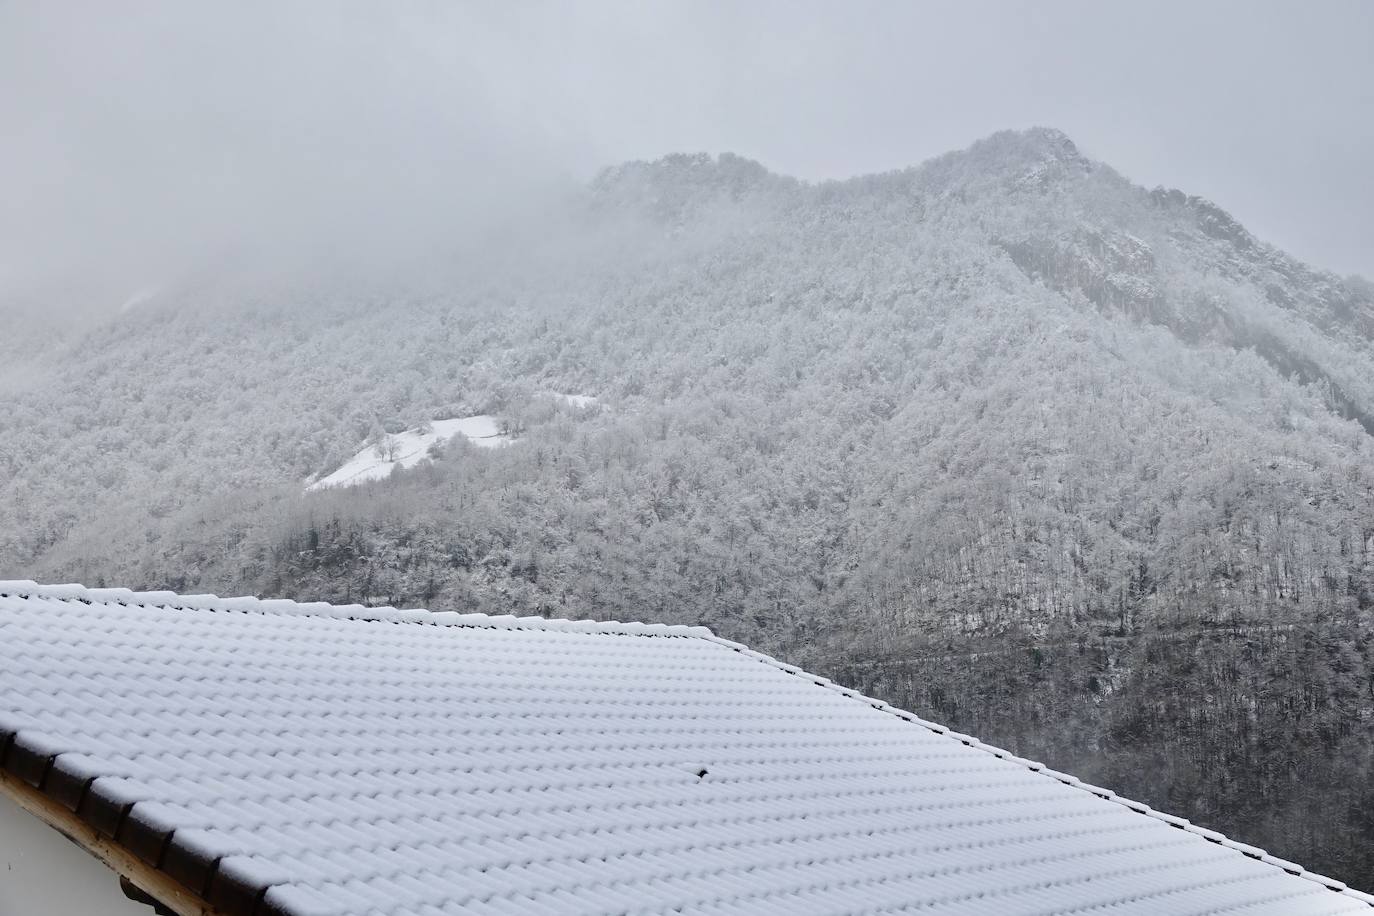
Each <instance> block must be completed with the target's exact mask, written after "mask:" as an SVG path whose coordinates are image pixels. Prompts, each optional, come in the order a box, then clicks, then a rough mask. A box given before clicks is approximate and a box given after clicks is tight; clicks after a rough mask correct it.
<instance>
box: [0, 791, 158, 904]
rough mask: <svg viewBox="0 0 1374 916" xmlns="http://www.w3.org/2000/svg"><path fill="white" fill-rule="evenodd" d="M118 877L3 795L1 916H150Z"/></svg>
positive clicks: (0, 797)
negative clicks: (129, 896)
mask: <svg viewBox="0 0 1374 916" xmlns="http://www.w3.org/2000/svg"><path fill="white" fill-rule="evenodd" d="M152 914H153V910H152V908H151V907H147V906H143V905H142V904H139V903H134V902H133V901H132V900H130V899H128V898H127V897H125V896H124V892H123V891H121V890H120V889H119V876H118V875H116V874H115V873H114V872H112V871H110V869H108V868H106V867H105V865H104V864H103V863H102V862H101V861H100V860H99V859H96V858H95V857H94V856H92V855H91V854H90V853H88V852H86V851H85V850H84V849H82V848H81V847H79V846H77V845H76V844H75V843H73V842H72V841H71V840H68V839H67V838H66V837H64V836H63V835H62V834H60V833H58V832H57V831H56V830H53V829H52V828H51V827H49V826H48V825H47V824H45V823H43V822H42V821H40V820H39V819H38V818H36V817H34V816H33V815H32V814H29V813H28V812H27V811H25V810H24V809H23V808H20V807H19V806H18V805H16V804H15V803H14V802H12V801H10V800H9V799H8V798H6V797H4V796H3V795H0V916H152Z"/></svg>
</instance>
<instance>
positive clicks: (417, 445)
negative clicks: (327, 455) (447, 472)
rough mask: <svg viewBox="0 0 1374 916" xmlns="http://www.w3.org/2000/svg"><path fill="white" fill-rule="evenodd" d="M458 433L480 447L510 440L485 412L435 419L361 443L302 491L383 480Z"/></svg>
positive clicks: (415, 463) (413, 464)
mask: <svg viewBox="0 0 1374 916" xmlns="http://www.w3.org/2000/svg"><path fill="white" fill-rule="evenodd" d="M458 435H463V436H466V437H467V439H468V441H469V442H471V443H472V444H473V445H479V446H482V447H483V448H495V447H497V446H501V445H506V444H508V443H509V442H510V441H511V439H510V437H509V436H506V435H503V434H502V433H501V430H500V428H499V427H498V426H497V425H496V418H495V417H491V416H488V415H486V414H479V415H477V416H475V417H460V418H458V419H453V420H435V421H434V422H433V423H430V424H429V425H428V426H425V427H417V428H415V429H408V430H406V431H405V432H401V433H396V434H395V435H391V436H387V437H386V439H385V440H383V443H382V446H381V447H380V448H379V447H378V446H375V445H368V446H365V447H364V448H363V449H362V450H361V451H360V452H358V454H356V455H354V456H353V457H352V458H350V459H348V461H346V462H344V464H343V466H342V467H340V468H339V469H338V470H337V471H335V472H334V473H332V474H330V475H329V476H327V477H322V478H320V479H319V480H316V481H314V482H313V483H310V484H308V485H307V486H306V488H305V489H306V492H309V491H311V490H321V489H323V488H325V487H351V486H353V485H355V484H360V483H364V482H366V481H369V480H385V479H386V478H387V477H389V476H390V475H391V472H392V471H393V470H395V469H396V468H398V467H400V468H413V467H415V465H417V464H419V463H420V462H421V461H424V460H425V459H426V458H428V457H429V449H430V446H432V445H434V444H435V443H438V442H447V441H448V440H449V439H452V438H453V437H454V436H458Z"/></svg>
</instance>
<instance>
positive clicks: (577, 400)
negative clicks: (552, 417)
mask: <svg viewBox="0 0 1374 916" xmlns="http://www.w3.org/2000/svg"><path fill="white" fill-rule="evenodd" d="M555 396H556V397H559V398H562V399H563V403H565V404H567V405H568V406H569V407H577V408H582V407H595V406H596V403H597V401H596V398H594V397H592V396H591V395H590V394H557V395H555Z"/></svg>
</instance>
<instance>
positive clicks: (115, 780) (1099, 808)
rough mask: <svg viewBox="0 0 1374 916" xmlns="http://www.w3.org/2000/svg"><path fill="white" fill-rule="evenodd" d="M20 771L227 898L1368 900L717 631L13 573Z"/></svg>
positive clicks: (15, 733)
mask: <svg viewBox="0 0 1374 916" xmlns="http://www.w3.org/2000/svg"><path fill="white" fill-rule="evenodd" d="M379 624H394V626H382V625H379ZM0 760H3V766H4V768H5V769H6V770H7V771H8V772H9V773H11V774H13V775H15V776H18V777H20V778H23V779H25V780H27V781H28V782H29V783H30V784H31V785H33V786H35V787H38V788H40V789H41V791H43V792H44V793H45V794H47V795H48V796H50V797H51V798H53V799H55V800H56V801H59V802H61V803H63V804H65V805H66V806H67V807H68V808H71V809H73V810H74V811H76V812H77V814H78V816H79V817H80V818H81V819H82V820H84V821H85V822H86V823H88V824H90V825H91V826H93V827H95V828H96V829H98V830H100V831H102V832H103V833H104V834H106V835H109V836H113V837H114V838H115V839H116V841H117V842H118V843H119V844H121V845H123V846H124V847H125V848H126V849H128V850H129V851H130V852H132V853H133V854H134V855H136V856H138V857H139V858H141V859H143V860H144V861H146V862H147V863H148V864H150V865H152V866H154V867H156V868H159V869H161V870H162V871H163V872H165V873H166V874H168V875H169V876H171V877H172V878H173V879H175V880H177V881H179V882H181V883H182V884H183V885H185V886H186V887H187V888H189V889H191V890H192V891H194V892H196V893H198V894H201V895H202V896H204V897H206V898H208V899H209V901H210V902H211V903H212V904H213V905H214V906H216V907H218V908H219V909H220V910H221V911H222V912H225V913H230V914H292V916H317V914H318V916H336V914H338V916H342V914H368V916H383V914H386V916H391V914H419V916H435V914H445V913H481V914H487V913H493V914H494V913H570V912H589V913H590V912H598V913H599V912H675V913H788V914H795V913H874V914H876V913H889V912H894V913H895V912H908V911H910V912H920V913H930V914H935V913H938V914H956V913H960V914H982V913H998V914H1011V913H1025V914H1029V913H1089V912H1092V913H1097V912H1100V913H1112V914H1125V913H1138V914H1146V913H1149V914H1156V913H1184V912H1186V913H1198V914H1203V913H1222V912H1225V913H1228V914H1242V913H1250V914H1257V913H1274V914H1284V916H1297V914H1335V913H1345V912H1365V911H1367V909H1368V907H1369V905H1371V904H1374V897H1370V896H1367V895H1365V894H1362V893H1359V892H1357V891H1352V890H1348V889H1346V888H1345V887H1344V885H1342V884H1340V883H1339V882H1335V881H1331V880H1330V879H1326V878H1322V877H1320V876H1317V875H1312V874H1311V873H1308V872H1305V871H1303V869H1301V868H1300V867H1299V866H1296V865H1293V864H1292V863H1288V862H1284V861H1282V860H1279V859H1276V858H1274V857H1271V856H1268V855H1266V854H1265V853H1263V851H1261V850H1258V849H1254V848H1253V847H1248V846H1244V845H1243V844H1239V843H1233V842H1231V841H1229V840H1226V839H1225V838H1224V837H1222V836H1221V835H1220V834H1216V833H1214V832H1212V831H1208V830H1203V829H1201V828H1197V827H1194V826H1192V825H1190V824H1189V823H1188V822H1187V821H1184V820H1181V819H1178V818H1173V817H1171V816H1169V815H1164V814H1160V813H1158V812H1154V811H1152V810H1151V809H1149V808H1148V807H1146V806H1144V805H1141V804H1138V803H1136V802H1131V801H1128V800H1126V799H1121V798H1119V797H1117V796H1115V795H1114V794H1113V793H1111V792H1109V791H1107V790H1104V789H1098V788H1096V787H1093V786H1088V785H1086V784H1084V783H1081V782H1079V781H1078V780H1076V779H1075V778H1073V777H1072V776H1068V775H1065V774H1061V773H1056V772H1054V771H1051V770H1048V769H1046V768H1045V767H1043V766H1041V765H1040V764H1037V763H1034V762H1032V761H1027V760H1023V759H1021V758H1019V757H1016V756H1015V755H1013V754H1010V753H1008V752H1006V751H1002V750H999V749H997V748H992V747H988V746H987V745H984V744H982V743H980V742H978V741H976V740H975V739H973V738H969V737H967V736H964V735H959V734H956V733H954V732H951V731H948V730H947V729H945V728H943V727H941V726H938V725H934V724H932V723H928V722H925V721H923V720H921V719H919V718H917V717H915V716H913V715H911V714H909V713H906V712H902V711H900V710H897V709H893V708H892V707H890V706H888V705H886V704H884V703H881V702H879V701H876V700H872V699H869V698H867V697H864V696H862V695H861V694H859V693H856V692H854V691H852V690H847V689H845V688H842V687H839V686H837V685H835V684H832V683H830V682H829V681H827V680H825V679H823V678H819V677H815V676H813V675H809V674H806V673H805V672H803V671H801V670H799V669H797V668H794V667H792V666H789V665H785V664H783V663H781V662H778V661H776V660H774V659H771V658H768V657H767V656H764V655H760V654H758V653H755V652H752V651H750V650H748V649H746V648H744V647H743V646H739V645H736V644H734V643H730V642H728V641H726V640H722V639H719V638H718V637H715V636H713V635H711V634H710V632H709V631H708V630H706V629H705V628H702V627H673V626H663V625H644V624H635V623H597V622H592V621H565V620H543V619H539V618H513V617H487V616H484V615H480V614H453V613H433V614H432V613H429V612H427V611H398V610H395V609H391V608H365V607H361V606H357V605H352V606H343V607H336V606H332V605H327V604H297V603H295V602H291V601H260V600H258V599H255V598H229V599H223V598H216V597H214V596H212V595H194V596H179V595H175V594H173V593H170V592H156V593H135V592H130V591H128V590H125V589H86V588H82V587H80V586H68V585H62V586H39V585H35V584H34V583H32V582H0ZM1333 891H1335V893H1333Z"/></svg>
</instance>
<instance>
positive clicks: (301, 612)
mask: <svg viewBox="0 0 1374 916" xmlns="http://www.w3.org/2000/svg"><path fill="white" fill-rule="evenodd" d="M8 595H16V596H19V597H32V598H47V599H52V600H58V601H83V602H86V603H88V604H96V603H99V604H126V605H127V604H133V605H152V606H160V607H169V608H176V609H179V610H207V611H241V612H243V613H256V614H265V615H275V616H281V617H323V618H332V619H345V620H367V621H375V622H381V623H414V624H421V625H426V626H456V627H483V628H487V629H494V630H549V631H555V632H563V633H605V634H609V635H617V636H676V637H693V638H705V637H709V636H713V635H714V634H712V632H711V630H710V629H709V628H708V627H704V626H688V625H685V624H667V623H640V622H638V621H626V622H622V621H619V620H605V621H602V620H586V619H583V620H572V619H568V618H563V617H539V616H529V617H516V616H515V615H513V614H500V615H492V614H478V613H468V614H465V613H461V612H458V611H430V610H426V609H424V608H405V609H401V608H394V607H390V606H384V607H370V606H368V605H363V604H331V603H330V602H327V601H312V602H298V601H293V600H291V599H289V598H258V597H255V596H252V595H245V596H239V597H231V598H221V597H220V596H218V595H210V594H205V595H182V594H179V593H177V592H171V591H161V592H136V591H133V590H131V589H127V588H87V587H86V586H84V585H81V584H79V583H67V584H62V585H42V584H39V583H37V582H34V581H33V580H31V579H15V580H0V597H4V596H8Z"/></svg>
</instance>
